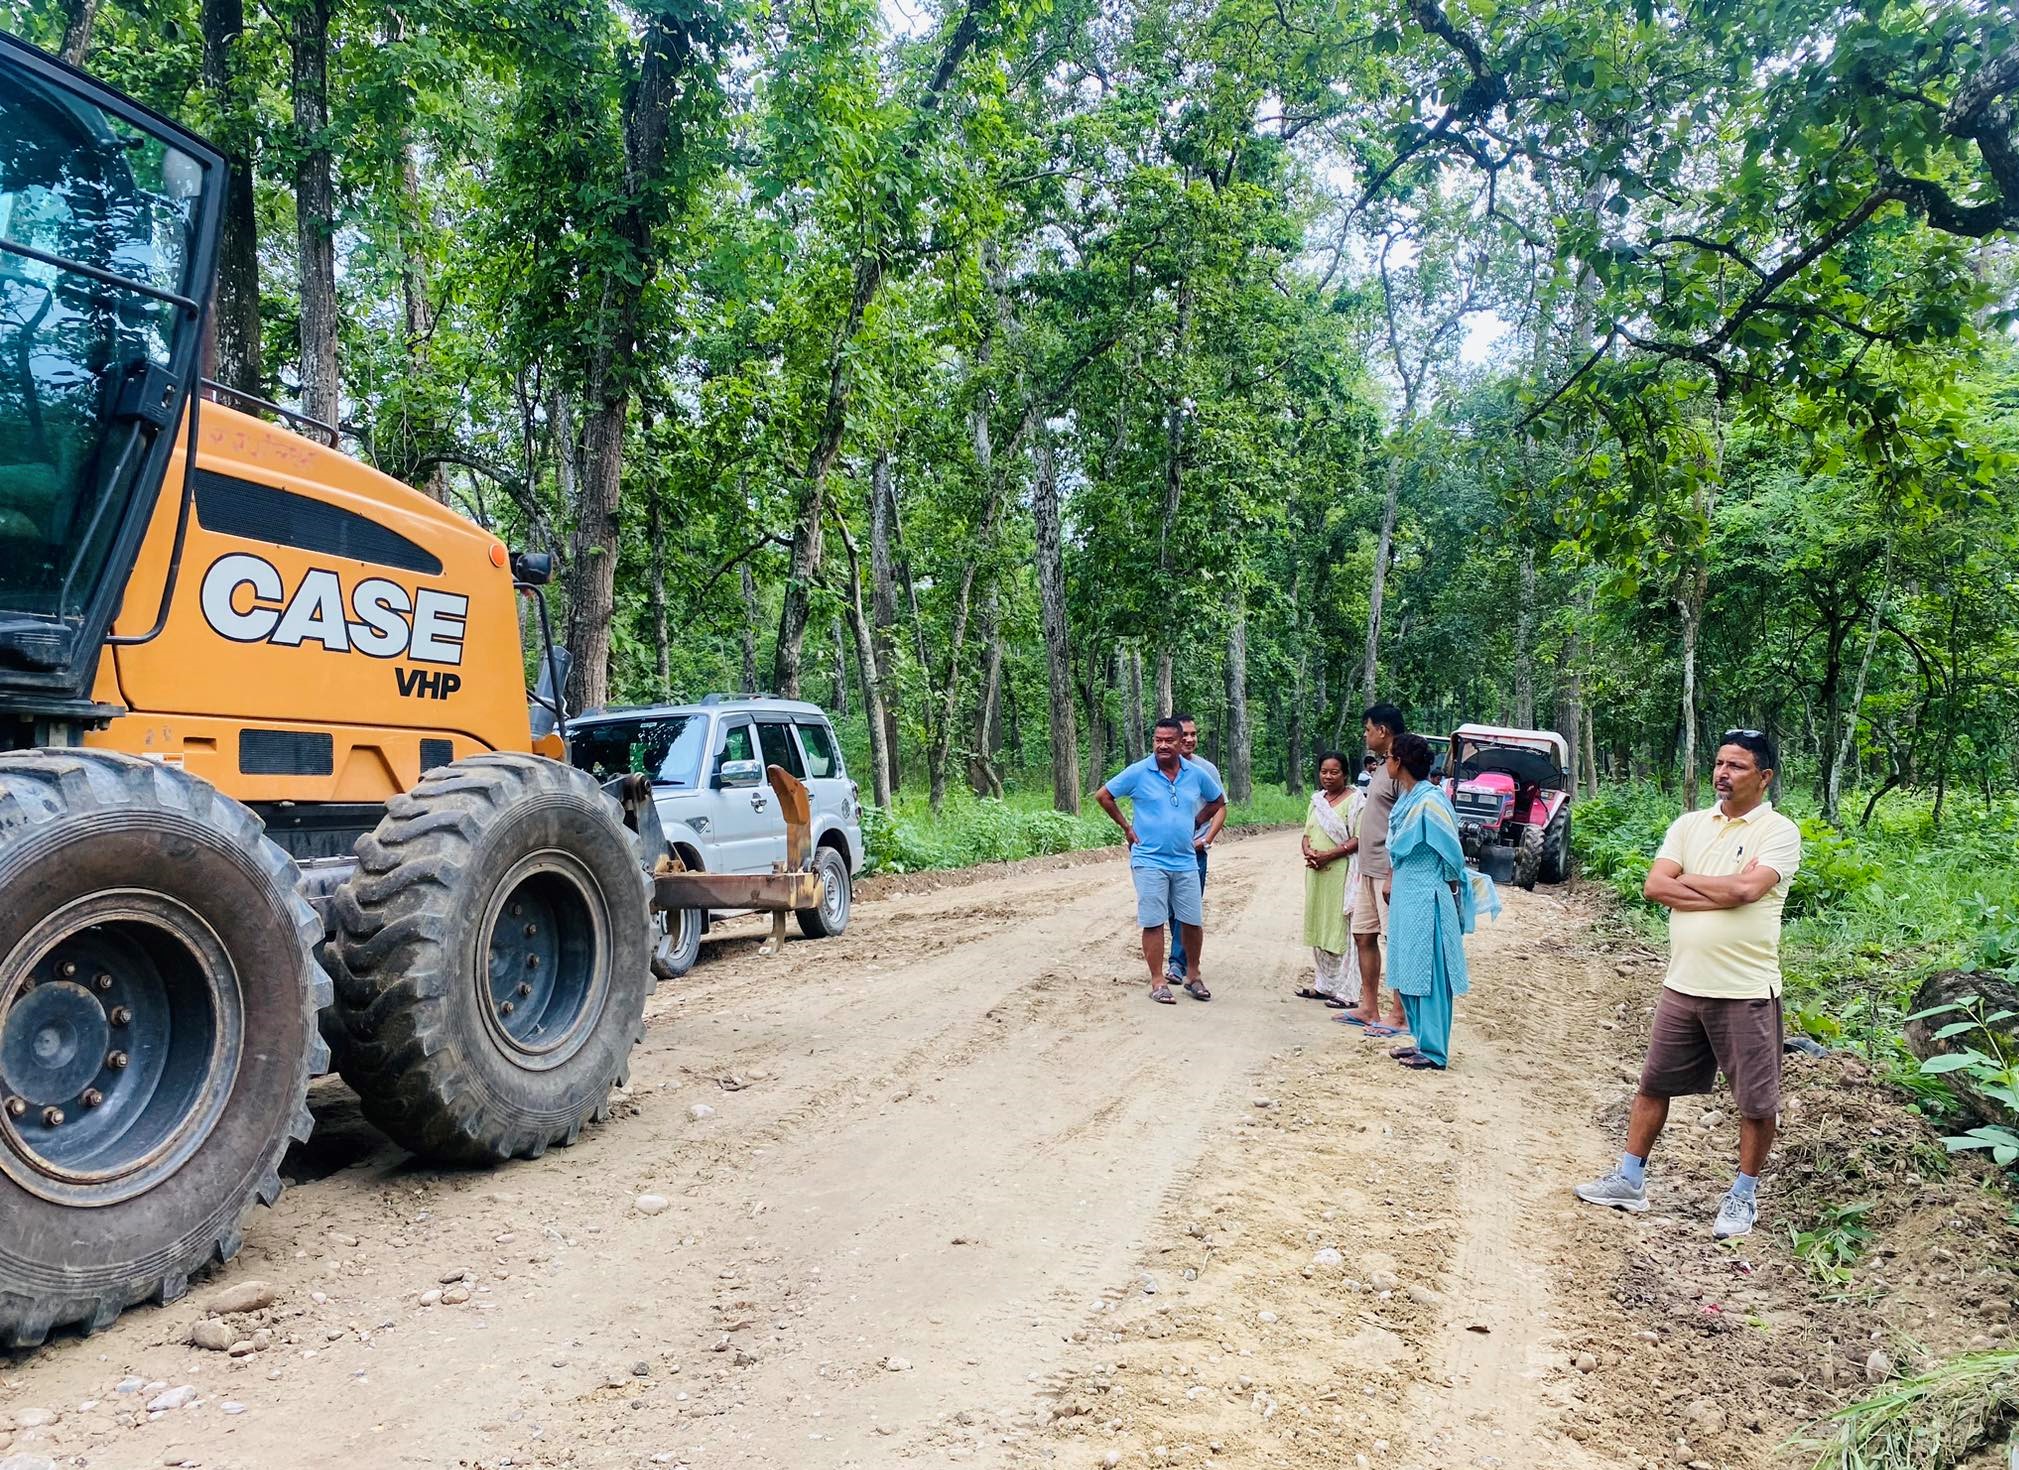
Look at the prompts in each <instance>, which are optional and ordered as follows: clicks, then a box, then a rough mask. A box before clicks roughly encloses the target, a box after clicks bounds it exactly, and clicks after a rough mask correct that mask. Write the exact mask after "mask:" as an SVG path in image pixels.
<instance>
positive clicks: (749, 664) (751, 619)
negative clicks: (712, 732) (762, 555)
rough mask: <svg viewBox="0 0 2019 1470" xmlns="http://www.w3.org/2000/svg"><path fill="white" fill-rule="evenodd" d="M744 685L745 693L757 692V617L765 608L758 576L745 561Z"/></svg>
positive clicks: (743, 568)
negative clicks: (758, 587) (762, 603)
mask: <svg viewBox="0 0 2019 1470" xmlns="http://www.w3.org/2000/svg"><path fill="white" fill-rule="evenodd" d="M742 571H743V686H742V692H743V693H745V694H755V693H756V692H757V619H758V617H759V616H760V615H761V614H762V612H763V609H762V608H761V607H759V606H758V603H757V578H756V577H755V576H754V575H752V573H751V571H750V563H749V562H747V561H746V562H745V563H743V567H742Z"/></svg>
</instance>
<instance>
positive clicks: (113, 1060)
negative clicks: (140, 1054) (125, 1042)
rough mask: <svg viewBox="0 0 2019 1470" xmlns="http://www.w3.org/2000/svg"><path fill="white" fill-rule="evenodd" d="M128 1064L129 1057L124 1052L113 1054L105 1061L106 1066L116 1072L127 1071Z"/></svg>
mask: <svg viewBox="0 0 2019 1470" xmlns="http://www.w3.org/2000/svg"><path fill="white" fill-rule="evenodd" d="M126 1063H127V1056H126V1053H125V1052H123V1051H116V1052H113V1053H112V1054H111V1055H110V1056H108V1057H107V1058H106V1059H105V1065H106V1066H108V1067H110V1068H111V1069H112V1070H113V1071H115V1072H123V1071H125V1070H126Z"/></svg>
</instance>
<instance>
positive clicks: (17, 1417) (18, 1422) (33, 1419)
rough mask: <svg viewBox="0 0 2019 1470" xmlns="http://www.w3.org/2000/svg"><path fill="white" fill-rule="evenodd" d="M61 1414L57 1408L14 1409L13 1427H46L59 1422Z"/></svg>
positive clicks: (61, 1417)
mask: <svg viewBox="0 0 2019 1470" xmlns="http://www.w3.org/2000/svg"><path fill="white" fill-rule="evenodd" d="M62 1419H63V1414H62V1411H61V1410H58V1409H32V1408H31V1409H16V1410H15V1411H14V1427H15V1428H16V1429H47V1428H48V1427H49V1426H50V1425H52V1424H57V1423H61V1422H62Z"/></svg>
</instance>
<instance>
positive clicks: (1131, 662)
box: [1122, 644, 1148, 764]
mask: <svg viewBox="0 0 2019 1470" xmlns="http://www.w3.org/2000/svg"><path fill="white" fill-rule="evenodd" d="M1122 677H1123V679H1124V680H1125V681H1126V682H1125V683H1124V685H1123V689H1122V755H1123V757H1124V758H1125V759H1126V760H1128V761H1129V762H1130V763H1131V764H1134V763H1135V762H1136V761H1139V760H1141V759H1142V758H1143V741H1144V737H1145V736H1146V735H1147V734H1148V731H1147V730H1146V729H1145V728H1144V725H1143V654H1142V650H1141V649H1139V648H1137V647H1135V645H1133V644H1131V645H1130V646H1129V647H1127V648H1125V649H1124V650H1122Z"/></svg>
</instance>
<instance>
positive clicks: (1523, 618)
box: [1510, 546, 1536, 730]
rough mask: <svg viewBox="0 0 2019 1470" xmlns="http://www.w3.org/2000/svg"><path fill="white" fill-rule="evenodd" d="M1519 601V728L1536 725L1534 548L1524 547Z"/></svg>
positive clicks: (1516, 672) (1516, 670)
mask: <svg viewBox="0 0 2019 1470" xmlns="http://www.w3.org/2000/svg"><path fill="white" fill-rule="evenodd" d="M1520 599H1521V600H1520V602H1519V604H1518V605H1517V606H1516V608H1515V610H1514V718H1513V720H1512V721H1511V722H1510V723H1511V724H1513V725H1514V727H1515V728H1516V729H1519V730H1533V729H1534V728H1536V726H1535V549H1534V548H1533V547H1530V546H1524V547H1522V548H1521V592H1520Z"/></svg>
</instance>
